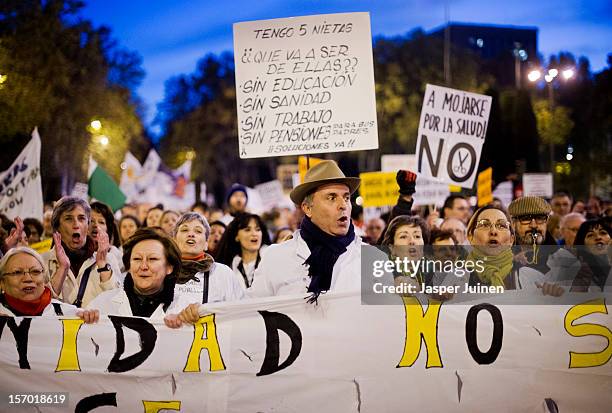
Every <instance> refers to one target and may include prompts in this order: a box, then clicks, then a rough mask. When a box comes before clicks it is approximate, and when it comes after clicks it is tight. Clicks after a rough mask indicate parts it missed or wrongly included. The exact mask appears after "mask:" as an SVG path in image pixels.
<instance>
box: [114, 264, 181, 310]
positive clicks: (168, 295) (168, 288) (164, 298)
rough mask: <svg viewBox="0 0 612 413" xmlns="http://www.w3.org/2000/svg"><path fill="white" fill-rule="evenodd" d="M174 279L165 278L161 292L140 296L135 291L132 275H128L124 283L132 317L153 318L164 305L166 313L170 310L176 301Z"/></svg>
mask: <svg viewBox="0 0 612 413" xmlns="http://www.w3.org/2000/svg"><path fill="white" fill-rule="evenodd" d="M174 285H175V279H174V277H169V276H167V277H166V278H164V284H163V285H162V289H161V291H159V292H157V293H155V294H152V295H140V294H138V293H137V292H136V290H135V289H134V280H132V274H130V273H127V275H126V276H125V280H124V281H123V289H124V290H125V294H126V295H127V297H128V300H129V302H130V308H131V309H132V315H134V316H137V317H151V314H153V312H155V310H156V309H157V307H159V305H160V304H162V305H163V309H164V311H166V310H168V307H170V304H172V300H173V299H174Z"/></svg>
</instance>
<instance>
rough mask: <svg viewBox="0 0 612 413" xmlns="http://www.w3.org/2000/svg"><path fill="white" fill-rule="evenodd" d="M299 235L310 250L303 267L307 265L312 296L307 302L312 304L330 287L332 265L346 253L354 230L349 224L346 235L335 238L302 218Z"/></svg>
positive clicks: (307, 219) (309, 289)
mask: <svg viewBox="0 0 612 413" xmlns="http://www.w3.org/2000/svg"><path fill="white" fill-rule="evenodd" d="M300 235H301V236H302V238H304V241H306V244H307V245H308V248H309V249H310V256H309V257H308V258H307V259H306V261H304V265H306V264H308V265H309V268H308V276H309V277H310V285H309V286H308V292H310V293H312V295H311V296H310V298H309V299H308V302H309V303H313V302H316V301H317V298H319V294H321V292H322V291H327V290H329V288H330V287H331V280H332V273H333V271H334V265H335V264H336V261H338V257H340V255H342V254H344V253H345V252H346V247H348V246H349V245H350V244H351V242H353V240H354V239H355V229H354V227H353V223H352V222H351V225H350V226H349V230H348V232H347V234H346V235H344V236H341V237H336V236H333V235H329V234H328V233H326V232H324V231H323V230H321V228H319V227H317V226H316V225H315V224H313V223H312V221H311V220H310V218H308V217H304V219H302V223H301V224H300Z"/></svg>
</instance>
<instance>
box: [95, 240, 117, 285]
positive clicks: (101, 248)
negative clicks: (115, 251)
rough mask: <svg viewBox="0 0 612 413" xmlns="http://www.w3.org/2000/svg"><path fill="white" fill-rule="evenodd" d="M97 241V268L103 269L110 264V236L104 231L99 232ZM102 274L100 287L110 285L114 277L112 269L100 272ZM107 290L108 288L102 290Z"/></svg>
mask: <svg viewBox="0 0 612 413" xmlns="http://www.w3.org/2000/svg"><path fill="white" fill-rule="evenodd" d="M96 241H98V250H97V251H96V267H97V268H98V269H103V268H104V267H106V265H107V264H108V260H107V255H108V250H109V249H110V243H109V241H108V234H107V233H106V232H104V231H100V232H98V236H97V239H96ZM99 274H100V285H105V284H108V282H109V281H110V280H111V277H112V276H113V271H112V269H108V270H106V271H102V272H99ZM102 289H103V290H106V289H107V288H102Z"/></svg>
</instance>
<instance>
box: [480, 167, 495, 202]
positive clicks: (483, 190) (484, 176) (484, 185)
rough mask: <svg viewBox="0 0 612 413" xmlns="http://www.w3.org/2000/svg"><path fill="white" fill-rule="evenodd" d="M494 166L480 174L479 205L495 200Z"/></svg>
mask: <svg viewBox="0 0 612 413" xmlns="http://www.w3.org/2000/svg"><path fill="white" fill-rule="evenodd" d="M492 179H493V168H487V169H485V170H484V171H482V172H481V173H479V174H478V184H477V185H478V186H477V191H478V206H479V207H481V206H485V205H487V204H489V203H491V202H493V192H491V191H492V186H493V183H492Z"/></svg>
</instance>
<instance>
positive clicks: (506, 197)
mask: <svg viewBox="0 0 612 413" xmlns="http://www.w3.org/2000/svg"><path fill="white" fill-rule="evenodd" d="M512 189H513V188H512V181H504V182H500V183H499V184H498V185H497V186H496V187H495V189H494V190H493V196H494V197H495V198H499V200H500V201H501V202H502V205H503V206H504V208H508V205H510V202H512V198H513V196H512V194H513V192H512Z"/></svg>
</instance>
